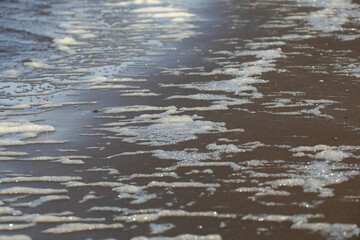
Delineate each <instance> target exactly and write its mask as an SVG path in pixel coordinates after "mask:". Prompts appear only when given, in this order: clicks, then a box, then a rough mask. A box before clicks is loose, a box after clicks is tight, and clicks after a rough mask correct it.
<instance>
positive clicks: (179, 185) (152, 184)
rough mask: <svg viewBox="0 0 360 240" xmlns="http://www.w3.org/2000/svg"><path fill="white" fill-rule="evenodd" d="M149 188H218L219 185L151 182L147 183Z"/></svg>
mask: <svg viewBox="0 0 360 240" xmlns="http://www.w3.org/2000/svg"><path fill="white" fill-rule="evenodd" d="M148 186H149V187H165V188H168V187H171V188H209V187H214V188H218V187H220V186H221V185H220V184H218V183H201V182H158V181H152V182H150V183H148Z"/></svg>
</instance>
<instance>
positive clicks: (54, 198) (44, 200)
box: [13, 195, 70, 208]
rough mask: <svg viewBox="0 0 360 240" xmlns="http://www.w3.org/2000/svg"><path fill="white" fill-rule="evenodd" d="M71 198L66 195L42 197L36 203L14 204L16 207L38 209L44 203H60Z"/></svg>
mask: <svg viewBox="0 0 360 240" xmlns="http://www.w3.org/2000/svg"><path fill="white" fill-rule="evenodd" d="M69 199H70V198H69V197H68V196H66V195H48V196H43V197H40V198H38V199H36V200H34V201H31V202H25V203H16V204H13V206H15V207H30V208H35V207H38V206H40V205H42V204H44V203H47V202H52V201H60V200H69Z"/></svg>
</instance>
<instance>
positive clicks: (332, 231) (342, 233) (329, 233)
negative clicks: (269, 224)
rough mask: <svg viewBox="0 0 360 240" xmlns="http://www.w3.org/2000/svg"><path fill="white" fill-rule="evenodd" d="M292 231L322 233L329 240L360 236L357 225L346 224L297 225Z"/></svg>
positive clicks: (293, 226)
mask: <svg viewBox="0 0 360 240" xmlns="http://www.w3.org/2000/svg"><path fill="white" fill-rule="evenodd" d="M291 228H292V229H302V230H303V229H305V230H311V231H313V232H320V233H321V234H322V235H323V236H325V237H326V238H329V239H334V240H342V239H345V238H354V237H355V238H356V237H359V235H360V228H359V227H358V226H357V225H356V224H344V223H333V224H330V223H307V222H303V223H296V224H293V225H292V226H291Z"/></svg>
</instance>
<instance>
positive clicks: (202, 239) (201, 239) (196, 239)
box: [131, 234, 222, 240]
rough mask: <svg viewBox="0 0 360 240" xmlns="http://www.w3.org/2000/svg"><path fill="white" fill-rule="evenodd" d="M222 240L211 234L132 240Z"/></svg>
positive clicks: (135, 239)
mask: <svg viewBox="0 0 360 240" xmlns="http://www.w3.org/2000/svg"><path fill="white" fill-rule="evenodd" d="M156 239H161V240H222V237H221V236H220V235H218V234H209V235H204V236H202V235H194V234H182V235H178V236H175V237H163V236H157V237H143V236H141V237H134V238H132V239H131V240H156Z"/></svg>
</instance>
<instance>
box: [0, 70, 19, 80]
mask: <svg viewBox="0 0 360 240" xmlns="http://www.w3.org/2000/svg"><path fill="white" fill-rule="evenodd" d="M0 76H2V77H4V78H17V77H18V76H19V72H18V71H17V70H15V69H9V70H6V71H3V72H2V74H1V75H0Z"/></svg>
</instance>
